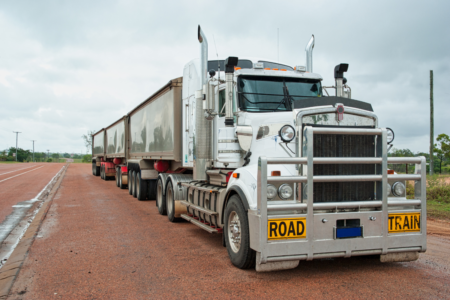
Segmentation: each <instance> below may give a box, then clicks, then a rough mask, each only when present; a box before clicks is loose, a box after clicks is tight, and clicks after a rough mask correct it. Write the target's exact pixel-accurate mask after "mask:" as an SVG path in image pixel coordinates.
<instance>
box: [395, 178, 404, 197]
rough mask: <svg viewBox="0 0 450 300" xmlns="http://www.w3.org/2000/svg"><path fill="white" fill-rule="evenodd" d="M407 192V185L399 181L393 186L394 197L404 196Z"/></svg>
mask: <svg viewBox="0 0 450 300" xmlns="http://www.w3.org/2000/svg"><path fill="white" fill-rule="evenodd" d="M405 190H406V188H405V185H404V184H403V183H402V182H400V181H397V182H396V183H394V185H393V186H392V193H393V194H394V196H397V197H400V196H403V195H404V194H405Z"/></svg>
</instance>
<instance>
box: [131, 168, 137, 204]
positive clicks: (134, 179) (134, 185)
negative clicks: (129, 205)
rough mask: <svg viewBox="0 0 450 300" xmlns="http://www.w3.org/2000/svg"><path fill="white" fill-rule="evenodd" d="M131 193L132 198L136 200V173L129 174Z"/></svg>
mask: <svg viewBox="0 0 450 300" xmlns="http://www.w3.org/2000/svg"><path fill="white" fill-rule="evenodd" d="M131 181H132V182H131V192H132V193H133V197H134V198H136V171H133V173H132V174H131Z"/></svg>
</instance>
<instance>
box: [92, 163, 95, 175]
mask: <svg viewBox="0 0 450 300" xmlns="http://www.w3.org/2000/svg"><path fill="white" fill-rule="evenodd" d="M92 175H94V176H95V162H92Z"/></svg>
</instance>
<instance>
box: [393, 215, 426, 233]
mask: <svg viewBox="0 0 450 300" xmlns="http://www.w3.org/2000/svg"><path fill="white" fill-rule="evenodd" d="M388 226H389V232H414V231H417V232H418V231H420V213H403V214H389V219H388Z"/></svg>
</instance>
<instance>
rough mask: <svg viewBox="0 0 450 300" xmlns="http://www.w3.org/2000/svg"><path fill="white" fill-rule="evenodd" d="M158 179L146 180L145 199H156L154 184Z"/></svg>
mask: <svg viewBox="0 0 450 300" xmlns="http://www.w3.org/2000/svg"><path fill="white" fill-rule="evenodd" d="M157 184H158V180H147V199H148V200H156V188H157V187H156V185H157Z"/></svg>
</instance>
